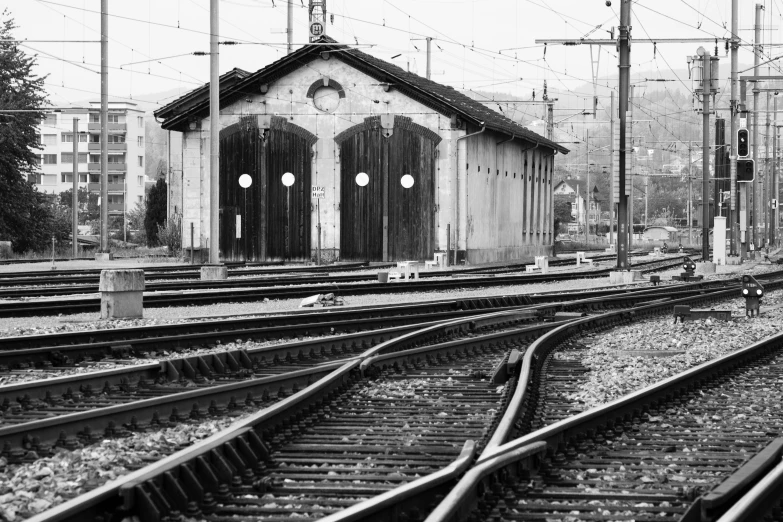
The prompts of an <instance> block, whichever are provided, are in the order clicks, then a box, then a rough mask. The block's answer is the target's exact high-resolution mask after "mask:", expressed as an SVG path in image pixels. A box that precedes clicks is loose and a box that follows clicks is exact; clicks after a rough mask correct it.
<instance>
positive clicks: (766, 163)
mask: <svg viewBox="0 0 783 522" xmlns="http://www.w3.org/2000/svg"><path fill="white" fill-rule="evenodd" d="M769 95H770V93H769V91H767V117H766V121H765V122H764V131H765V132H764V180H763V182H762V183H763V184H762V189H763V193H764V197H762V198H761V205H762V209H761V211H762V213H763V214H764V238H763V241H762V242H761V245H759V246H763V245H765V244H766V243H767V240H768V239H769V213H770V208H769V207H770V204H769V200H770V197H769V193H770V192H771V191H770V190H769V189H768V186H769V182H770V179H771V178H770V175H769V173H770V170H769V142H770V139H771V136H770V134H769V124H770V120H771V115H770V113H769Z"/></svg>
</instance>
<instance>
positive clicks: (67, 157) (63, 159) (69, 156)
mask: <svg viewBox="0 0 783 522" xmlns="http://www.w3.org/2000/svg"><path fill="white" fill-rule="evenodd" d="M60 163H73V152H61V153H60Z"/></svg>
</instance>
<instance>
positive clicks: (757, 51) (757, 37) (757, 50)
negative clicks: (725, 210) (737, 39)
mask: <svg viewBox="0 0 783 522" xmlns="http://www.w3.org/2000/svg"><path fill="white" fill-rule="evenodd" d="M762 9H764V6H763V5H761V4H756V20H755V25H754V26H753V35H754V40H753V43H754V53H753V74H754V75H755V76H758V75H759V56H760V55H761V52H762V51H761V44H760V43H759V42H760V41H761V10H762ZM756 87H757V86H756V84H755V83H754V84H753V138H751V144H752V146H753V159H754V160H756V168H758V167H759V165H760V164H761V162H760V161H759V147H758V137H759V91H758V89H757V88H756ZM751 190H752V191H753V201H752V207H751V209H752V210H751V212H752V213H751V215H752V216H753V234H752V235H751V236H750V241H752V242H753V244H754V245H755V246H758V226H759V205H758V200H759V176H758V175H757V176H755V179H754V180H753V186H752V187H751ZM748 192H750V191H748ZM748 196H749V197H750V194H748Z"/></svg>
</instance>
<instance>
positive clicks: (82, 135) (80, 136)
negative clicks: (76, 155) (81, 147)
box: [79, 132, 87, 143]
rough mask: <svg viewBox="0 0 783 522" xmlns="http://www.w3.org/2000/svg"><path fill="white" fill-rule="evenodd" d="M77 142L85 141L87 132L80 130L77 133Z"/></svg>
mask: <svg viewBox="0 0 783 522" xmlns="http://www.w3.org/2000/svg"><path fill="white" fill-rule="evenodd" d="M79 143H87V133H86V132H80V133H79Z"/></svg>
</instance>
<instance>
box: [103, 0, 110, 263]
mask: <svg viewBox="0 0 783 522" xmlns="http://www.w3.org/2000/svg"><path fill="white" fill-rule="evenodd" d="M108 36H109V0H101V252H108V251H109V37H108Z"/></svg>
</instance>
